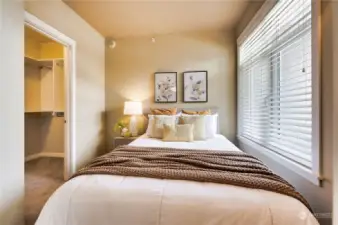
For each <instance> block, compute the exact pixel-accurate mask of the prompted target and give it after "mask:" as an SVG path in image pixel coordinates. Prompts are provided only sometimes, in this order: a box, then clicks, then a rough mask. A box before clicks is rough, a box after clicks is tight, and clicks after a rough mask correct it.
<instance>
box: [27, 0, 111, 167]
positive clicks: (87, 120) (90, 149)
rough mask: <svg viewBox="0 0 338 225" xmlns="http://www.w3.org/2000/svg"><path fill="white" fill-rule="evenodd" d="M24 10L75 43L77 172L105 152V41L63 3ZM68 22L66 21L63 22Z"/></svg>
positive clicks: (32, 4)
mask: <svg viewBox="0 0 338 225" xmlns="http://www.w3.org/2000/svg"><path fill="white" fill-rule="evenodd" d="M25 9H26V10H27V11H28V12H30V13H32V14H33V15H35V16H37V17H38V18H40V19H42V20H43V21H44V22H46V23H48V24H49V25H51V26H53V27H54V28H55V29H57V30H59V31H60V32H62V33H64V34H65V35H67V36H69V37H70V38H72V39H73V40H75V41H76V44H77V52H76V70H77V77H76V121H75V123H76V144H77V146H76V160H77V165H76V168H77V169H78V168H79V167H81V166H83V165H84V164H85V163H87V162H88V161H89V160H91V159H92V158H93V157H95V156H96V155H98V154H99V153H100V152H103V149H104V139H105V136H104V126H105V123H104V110H105V93H104V88H105V77H104V76H105V70H104V68H105V66H104V63H105V61H104V60H105V58H104V55H105V47H104V45H105V44H104V38H103V37H102V36H101V35H100V34H99V33H98V32H97V31H95V30H94V29H93V28H92V27H91V26H89V25H88V24H87V23H86V22H85V21H84V20H83V19H82V18H81V17H80V16H78V15H77V14H76V13H75V12H74V11H73V10H72V9H70V8H69V7H68V6H67V5H66V4H65V3H63V2H62V1H61V0H54V1H29V2H25ZM60 15H62V18H67V19H66V20H62V19H60Z"/></svg>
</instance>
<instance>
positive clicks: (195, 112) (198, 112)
mask: <svg viewBox="0 0 338 225" xmlns="http://www.w3.org/2000/svg"><path fill="white" fill-rule="evenodd" d="M182 113H183V114H187V115H211V110H210V109H208V110H204V111H191V110H182Z"/></svg>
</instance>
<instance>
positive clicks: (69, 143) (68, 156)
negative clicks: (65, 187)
mask: <svg viewBox="0 0 338 225" xmlns="http://www.w3.org/2000/svg"><path fill="white" fill-rule="evenodd" d="M24 18H25V25H27V26H29V27H31V28H32V29H34V30H36V31H38V32H39V33H42V34H44V35H46V36H47V37H49V38H51V39H53V40H55V41H56V42H59V43H60V44H62V45H64V46H65V47H64V52H65V59H64V68H65V92H66V95H65V96H66V107H65V154H64V155H65V157H64V160H65V161H64V178H65V180H67V179H69V178H70V177H71V176H72V175H73V174H74V173H75V171H76V126H75V121H76V42H75V41H74V40H73V39H71V38H70V37H68V36H66V35H65V34H63V33H61V32H60V31H58V30H57V29H55V28H54V27H52V26H50V25H48V24H47V23H45V22H44V21H42V20H40V19H39V18H37V17H36V16H34V15H32V14H30V13H29V12H26V11H25V15H24Z"/></svg>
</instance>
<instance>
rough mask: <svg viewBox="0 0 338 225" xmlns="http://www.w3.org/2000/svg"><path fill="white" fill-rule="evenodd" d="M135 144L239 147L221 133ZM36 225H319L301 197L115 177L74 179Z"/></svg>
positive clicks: (204, 185) (232, 188)
mask: <svg viewBox="0 0 338 225" xmlns="http://www.w3.org/2000/svg"><path fill="white" fill-rule="evenodd" d="M131 145H133V146H150V147H155V146H157V147H158V146H165V147H180V148H196V147H197V148H198V149H202V148H204V147H207V149H215V150H222V149H223V150H235V151H239V150H238V149H237V148H236V147H235V146H234V145H233V144H231V142H229V141H228V140H227V139H225V138H224V137H222V136H217V137H216V138H214V139H212V140H208V141H206V142H192V143H175V142H172V143H168V142H167V143H163V142H162V141H158V140H154V139H148V138H146V137H144V136H143V137H141V138H139V139H137V140H136V141H134V142H133V143H131ZM36 224H37V225H318V222H317V221H316V220H315V218H314V217H313V216H312V214H311V213H310V212H309V210H308V209H307V208H306V207H305V206H304V205H303V204H302V203H301V202H299V201H298V200H296V199H294V198H292V197H288V196H285V195H281V194H277V193H274V192H269V191H264V190H256V189H249V188H244V187H237V186H233V185H223V184H215V183H203V182H194V181H182V180H164V179H151V178H141V177H125V176H112V175H86V176H79V177H76V178H74V179H72V180H70V181H68V182H66V183H65V184H64V185H63V186H61V187H60V188H59V189H58V190H57V191H56V192H55V193H54V194H53V195H52V196H51V198H50V199H49V200H48V202H47V204H46V205H45V207H44V208H43V210H42V212H41V214H40V216H39V219H38V221H37V223H36Z"/></svg>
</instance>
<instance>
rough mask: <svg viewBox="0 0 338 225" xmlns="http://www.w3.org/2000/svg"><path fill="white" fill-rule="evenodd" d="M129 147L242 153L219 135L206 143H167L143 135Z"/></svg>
mask: <svg viewBox="0 0 338 225" xmlns="http://www.w3.org/2000/svg"><path fill="white" fill-rule="evenodd" d="M129 145H131V146H139V147H167V148H183V149H198V150H205V149H208V150H220V151H221V150H222V151H241V150H239V149H238V148H237V147H236V146H235V145H234V144H233V143H231V142H230V141H229V140H228V139H226V138H225V137H224V136H223V135H220V134H217V135H216V137H215V138H212V139H208V140H205V141H193V142H166V141H162V140H161V139H156V138H149V137H147V135H146V134H145V135H142V136H141V137H140V138H138V139H136V140H135V141H133V142H132V143H130V144H129Z"/></svg>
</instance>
